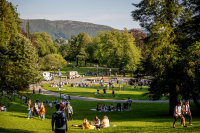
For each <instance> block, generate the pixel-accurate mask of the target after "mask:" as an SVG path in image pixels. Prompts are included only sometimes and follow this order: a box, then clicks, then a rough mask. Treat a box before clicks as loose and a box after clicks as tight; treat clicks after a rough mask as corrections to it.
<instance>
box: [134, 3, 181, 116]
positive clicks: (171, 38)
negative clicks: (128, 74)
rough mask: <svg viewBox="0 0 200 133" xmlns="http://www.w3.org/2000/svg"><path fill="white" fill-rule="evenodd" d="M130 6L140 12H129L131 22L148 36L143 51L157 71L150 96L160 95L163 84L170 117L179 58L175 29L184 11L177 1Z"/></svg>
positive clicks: (175, 97)
mask: <svg viewBox="0 0 200 133" xmlns="http://www.w3.org/2000/svg"><path fill="white" fill-rule="evenodd" d="M133 5H134V6H136V7H137V8H139V9H138V10H135V11H133V12H132V16H133V19H134V20H137V21H140V24H141V26H142V27H143V28H145V29H147V30H148V31H149V32H150V34H151V36H150V37H149V39H148V42H147V50H146V52H147V54H148V58H149V63H151V64H152V67H154V68H156V71H154V72H153V75H154V77H155V79H156V80H154V83H153V84H152V86H151V88H150V90H151V93H154V94H155V93H156V94H160V93H158V92H159V91H160V90H161V89H162V88H160V85H161V84H162V85H163V87H165V89H166V90H167V91H168V92H169V93H170V100H169V105H170V106H169V114H173V113H174V106H175V105H176V104H177V89H176V87H177V78H178V77H177V75H176V73H177V70H178V66H177V60H178V57H179V55H178V53H179V49H178V46H177V45H176V43H175V41H176V34H175V33H174V25H175V22H176V21H177V19H178V18H179V16H180V15H181V14H182V13H183V12H182V11H183V8H182V7H181V5H180V4H179V2H178V1H176V0H165V1H162V0H143V1H141V2H140V3H139V4H133ZM158 88H159V89H158Z"/></svg>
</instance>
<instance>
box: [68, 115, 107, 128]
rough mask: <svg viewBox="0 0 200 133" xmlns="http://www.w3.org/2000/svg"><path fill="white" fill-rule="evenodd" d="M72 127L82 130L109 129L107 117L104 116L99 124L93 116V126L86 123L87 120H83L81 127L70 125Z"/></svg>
mask: <svg viewBox="0 0 200 133" xmlns="http://www.w3.org/2000/svg"><path fill="white" fill-rule="evenodd" d="M72 126H75V127H80V128H82V129H83V130H84V129H100V128H107V127H110V123H109V119H108V117H107V116H104V117H103V120H102V121H101V122H100V119H99V118H98V116H95V118H94V123H93V124H91V121H88V119H87V118H84V120H83V124H82V125H72Z"/></svg>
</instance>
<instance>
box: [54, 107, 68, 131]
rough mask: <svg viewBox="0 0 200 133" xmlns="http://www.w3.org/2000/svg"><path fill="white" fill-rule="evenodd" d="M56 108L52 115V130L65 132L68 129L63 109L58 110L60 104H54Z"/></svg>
mask: <svg viewBox="0 0 200 133" xmlns="http://www.w3.org/2000/svg"><path fill="white" fill-rule="evenodd" d="M56 110H57V111H56V112H55V113H53V115H52V121H51V125H52V131H55V133H65V131H66V132H67V131H68V128H67V118H66V115H65V113H64V112H63V111H61V110H60V104H56ZM54 123H55V129H54Z"/></svg>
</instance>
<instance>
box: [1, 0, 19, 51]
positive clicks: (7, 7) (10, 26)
mask: <svg viewBox="0 0 200 133" xmlns="http://www.w3.org/2000/svg"><path fill="white" fill-rule="evenodd" d="M0 11H1V12H0V52H6V51H7V50H8V49H7V47H8V45H9V41H10V39H12V38H14V37H15V35H17V33H18V32H20V30H19V29H20V28H19V25H20V23H21V21H20V19H19V17H18V13H17V12H16V9H15V8H14V7H13V5H12V3H10V2H7V1H6V0H0Z"/></svg>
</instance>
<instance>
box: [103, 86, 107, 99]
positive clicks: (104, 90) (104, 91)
mask: <svg viewBox="0 0 200 133" xmlns="http://www.w3.org/2000/svg"><path fill="white" fill-rule="evenodd" d="M103 93H104V96H105V97H106V89H105V88H104V89H103Z"/></svg>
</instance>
